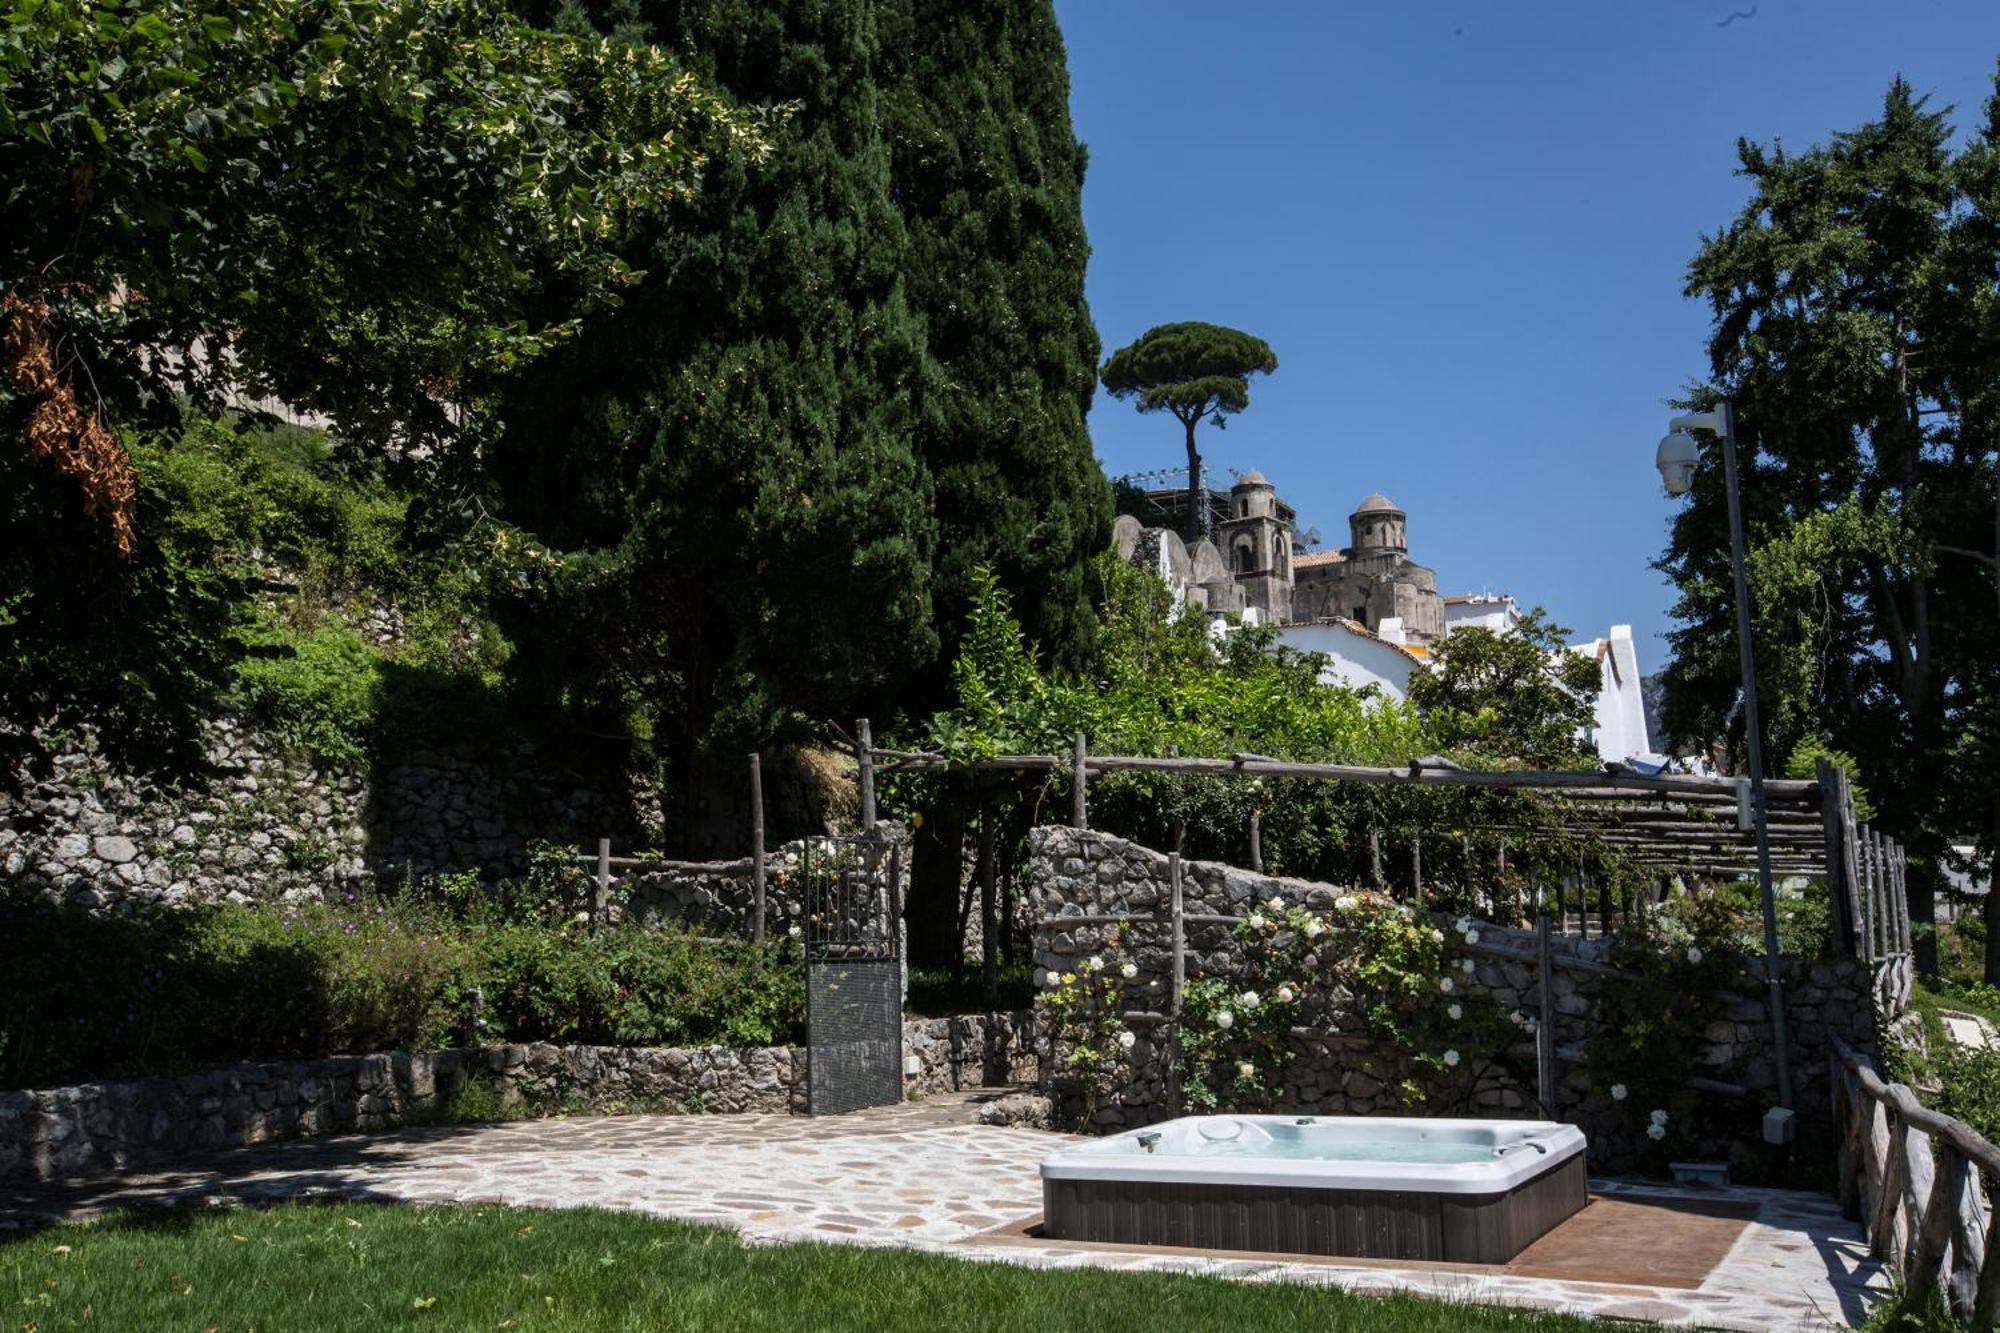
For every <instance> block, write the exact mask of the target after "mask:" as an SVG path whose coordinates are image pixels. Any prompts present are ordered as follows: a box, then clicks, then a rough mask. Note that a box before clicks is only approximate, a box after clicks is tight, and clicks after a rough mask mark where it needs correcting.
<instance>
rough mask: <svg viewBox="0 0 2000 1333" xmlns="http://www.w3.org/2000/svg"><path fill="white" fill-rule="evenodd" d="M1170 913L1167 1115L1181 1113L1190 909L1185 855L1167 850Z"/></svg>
mask: <svg viewBox="0 0 2000 1333" xmlns="http://www.w3.org/2000/svg"><path fill="white" fill-rule="evenodd" d="M1167 886H1168V887H1167V892H1168V894H1169V895H1170V896H1169V902H1168V912H1169V915H1170V918H1171V921H1172V926H1173V955H1172V957H1173V963H1172V970H1171V971H1170V972H1169V973H1168V982H1167V1016H1168V1019H1169V1020H1170V1022H1169V1026H1168V1028H1167V1114H1168V1115H1179V1114H1180V1113H1181V1078H1180V1051H1181V1036H1180V1031H1181V995H1182V992H1183V991H1185V990H1186V989H1187V908H1186V904H1185V901H1184V891H1183V889H1182V887H1181V854H1180V852H1179V851H1178V850H1176V851H1171V852H1168V853H1167Z"/></svg>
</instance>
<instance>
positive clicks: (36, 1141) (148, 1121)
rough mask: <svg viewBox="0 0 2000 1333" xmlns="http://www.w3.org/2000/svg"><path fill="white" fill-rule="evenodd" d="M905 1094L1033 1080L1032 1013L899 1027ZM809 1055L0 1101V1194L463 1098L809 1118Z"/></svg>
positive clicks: (488, 1064) (308, 1064) (557, 1060)
mask: <svg viewBox="0 0 2000 1333" xmlns="http://www.w3.org/2000/svg"><path fill="white" fill-rule="evenodd" d="M903 1049H904V1052H905V1054H906V1055H909V1056H914V1057H915V1058H916V1061H917V1071H916V1072H915V1073H914V1074H910V1075H908V1076H907V1077H906V1078H905V1080H904V1083H905V1086H906V1088H907V1090H908V1092H909V1095H911V1096H913V1097H918V1096H928V1095H934V1094H936V1093H939V1092H943V1091H947V1090H952V1089H957V1088H979V1087H994V1086H998V1085H1001V1084H1008V1083H1032V1082H1033V1081H1034V1080H1035V1077H1036V1074H1037V1064H1036V1056H1035V1042H1034V1018H1033V1015H1031V1014H1026V1013H1018V1014H977V1015H971V1016H967V1017H962V1018H937V1019H922V1020H917V1021H913V1022H909V1023H906V1024H904V1026H903ZM807 1059H808V1056H807V1053H806V1052H805V1051H804V1050H802V1049H799V1048H797V1047H791V1046H771V1047H759V1048H753V1049H738V1048H734V1047H727V1046H702V1047H690V1048H660V1047H620V1046H556V1045H550V1044H546V1043H535V1044H532V1045H509V1046H493V1047H486V1048H479V1049H465V1050H449V1051H429V1052H407V1051H399V1052H391V1053H386V1054H378V1055H343V1056H334V1057H331V1058H328V1059H323V1060H303V1061H289V1062H284V1063H275V1064H244V1065H238V1066H236V1067H234V1068H231V1069H216V1070H207V1071H203V1072H200V1073H190V1074H182V1075H179V1076H176V1077H162V1078H149V1079H139V1080H134V1081H131V1082H124V1083H94V1084H87V1085H84V1086H81V1087H74V1088H54V1089H46V1090H40V1091H22V1092H0V1182H10V1183H11V1182H26V1181H54V1180H61V1179H71V1178H79V1177H87V1176H99V1175H108V1174H113V1173H116V1172H120V1171H133V1170H139V1169H142V1168H145V1167H148V1166H152V1165H157V1164H159V1163H162V1162H167V1161H171V1160H173V1159H174V1158H176V1157H179V1156H182V1155H184V1154H186V1153H188V1152H191V1151H197V1150H203V1149H221V1148H231V1147H240V1146H243V1145H246V1144H252V1143H263V1142H267V1141H270V1140H273V1139H286V1138H306V1137H312V1136H316V1135H324V1134H345V1133H354V1132H367V1131H374V1130H385V1129H393V1128H395V1127H397V1126H400V1125H407V1124H423V1123H429V1122H433V1121H436V1120H439V1119H441V1118H444V1117H446V1116H447V1115H448V1114H449V1113H450V1111H451V1108H452V1106H453V1103H454V1100H455V1098H456V1097H457V1096H458V1094H459V1093H460V1092H461V1090H463V1089H468V1088H472V1089H477V1090H480V1091H482V1092H490V1093H491V1094H492V1096H491V1098H490V1099H489V1101H497V1104H498V1105H499V1106H500V1107H501V1108H503V1109H516V1108H522V1107H528V1108H535V1109H543V1110H569V1111H595V1112H621V1111H642V1110H650V1111H665V1112H688V1113H693V1112H708V1113H714V1112H766V1113H773V1114H779V1113H784V1112H802V1111H803V1110H804V1109H805V1095H806V1094H805V1087H806V1063H807Z"/></svg>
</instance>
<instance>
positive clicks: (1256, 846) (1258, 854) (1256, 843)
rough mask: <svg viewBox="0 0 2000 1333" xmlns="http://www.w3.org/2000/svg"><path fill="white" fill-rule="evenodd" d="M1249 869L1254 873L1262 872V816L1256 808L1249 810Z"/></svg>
mask: <svg viewBox="0 0 2000 1333" xmlns="http://www.w3.org/2000/svg"><path fill="white" fill-rule="evenodd" d="M1250 869H1251V871H1252V872H1253V873H1255V874H1259V875H1261V874H1263V873H1264V817H1263V813H1262V812H1261V811H1257V810H1252V811H1251V812H1250Z"/></svg>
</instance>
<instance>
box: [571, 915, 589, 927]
mask: <svg viewBox="0 0 2000 1333" xmlns="http://www.w3.org/2000/svg"><path fill="white" fill-rule="evenodd" d="M573 919H574V920H575V921H576V922H577V924H578V925H582V924H584V923H585V922H588V921H589V920H590V913H588V912H578V913H577V914H576V916H575V917H574V918H573Z"/></svg>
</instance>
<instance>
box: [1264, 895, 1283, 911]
mask: <svg viewBox="0 0 2000 1333" xmlns="http://www.w3.org/2000/svg"><path fill="white" fill-rule="evenodd" d="M1266 906H1268V907H1269V908H1270V909H1271V910H1272V911H1273V912H1282V911H1284V910H1285V900H1284V899H1283V898H1280V897H1279V896H1278V895H1277V894H1275V893H1274V894H1272V895H1271V901H1270V902H1269V903H1267V904H1266Z"/></svg>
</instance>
